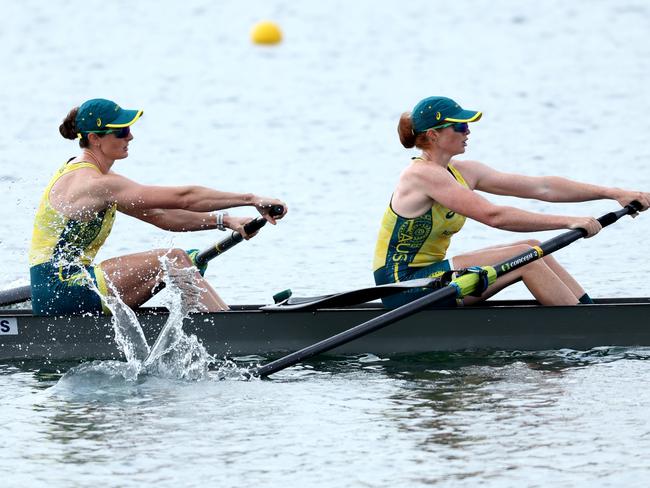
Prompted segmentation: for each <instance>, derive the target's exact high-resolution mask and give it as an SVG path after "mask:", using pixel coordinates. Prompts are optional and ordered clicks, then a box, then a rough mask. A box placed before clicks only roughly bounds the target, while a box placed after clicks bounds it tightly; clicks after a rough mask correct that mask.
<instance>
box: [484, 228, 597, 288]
mask: <svg viewBox="0 0 650 488" xmlns="http://www.w3.org/2000/svg"><path fill="white" fill-rule="evenodd" d="M540 244H541V242H540V241H538V240H536V239H527V240H525V241H518V242H514V243H513V244H511V245H513V246H515V245H527V246H529V247H533V246H539V245H540ZM499 248H503V246H492V247H487V248H485V249H482V251H487V250H494V249H499ZM504 259H507V256H506V257H504ZM542 260H543V261H544V262H545V263H546V264H547V265H548V267H549V268H551V269H552V270H553V272H554V273H555V274H556V275H558V277H559V278H560V279H561V280H562V281H563V282H564V284H565V285H566V286H568V287H569V289H570V290H571V292H573V294H574V295H575V297H576V298H578V299H579V298H580V297H581V296H583V295H584V294H585V290H584V288H582V286H580V283H578V282H577V281H576V279H575V278H574V277H573V276H571V275H570V274H569V272H568V271H567V270H566V269H565V268H564V267H563V266H562V265H561V264H560V263H559V262H558V261H557V259H555V257H554V256H545V257H543V258H542ZM493 264H494V263H493Z"/></svg>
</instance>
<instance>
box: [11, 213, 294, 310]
mask: <svg viewBox="0 0 650 488" xmlns="http://www.w3.org/2000/svg"><path fill="white" fill-rule="evenodd" d="M282 212H284V207H283V206H282V205H273V206H272V207H271V208H270V209H269V215H270V216H271V217H279V216H280V215H282ZM265 224H266V219H264V218H263V217H258V218H256V219H255V220H252V221H250V222H249V223H247V224H246V225H245V226H244V230H245V231H246V234H248V235H250V234H253V233H255V232H257V231H258V230H260V229H261V228H262V227H264V225H265ZM243 239H244V237H243V236H242V235H241V234H240V233H239V232H236V231H232V234H231V235H230V236H228V237H226V238H225V239H223V240H221V241H219V242H217V243H216V244H214V245H213V246H210V247H209V248H207V249H204V250H203V251H201V252H200V253H198V254H197V256H196V258H195V262H196V265H197V267H199V268H200V267H201V266H203V265H205V264H207V263H208V261H210V260H211V259H214V258H216V257H217V256H218V255H219V254H222V253H224V252H226V251H227V250H228V249H230V248H231V247H233V246H234V245H236V244H237V243H239V242H241V241H242V240H243ZM30 298H32V290H31V288H30V286H29V285H24V286H19V287H17V288H11V289H8V290H2V291H0V307H2V306H5V305H12V304H14V303H20V302H24V301H26V300H29V299H30Z"/></svg>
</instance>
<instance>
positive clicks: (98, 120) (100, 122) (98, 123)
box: [97, 117, 102, 127]
mask: <svg viewBox="0 0 650 488" xmlns="http://www.w3.org/2000/svg"><path fill="white" fill-rule="evenodd" d="M101 126H102V119H100V118H99V117H97V127H101Z"/></svg>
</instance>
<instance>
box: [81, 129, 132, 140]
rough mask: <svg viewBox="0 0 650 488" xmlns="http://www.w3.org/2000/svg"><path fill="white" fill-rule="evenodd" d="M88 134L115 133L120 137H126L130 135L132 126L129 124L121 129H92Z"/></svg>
mask: <svg viewBox="0 0 650 488" xmlns="http://www.w3.org/2000/svg"><path fill="white" fill-rule="evenodd" d="M87 133H88V134H90V133H92V134H115V137H117V138H118V139H124V138H125V137H128V136H129V134H130V133H131V128H130V127H129V126H126V127H120V128H119V129H106V130H91V131H88V132H87Z"/></svg>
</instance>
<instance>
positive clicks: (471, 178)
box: [451, 159, 490, 188]
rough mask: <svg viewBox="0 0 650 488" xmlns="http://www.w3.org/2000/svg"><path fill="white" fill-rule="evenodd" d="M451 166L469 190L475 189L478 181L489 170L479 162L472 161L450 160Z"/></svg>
mask: <svg viewBox="0 0 650 488" xmlns="http://www.w3.org/2000/svg"><path fill="white" fill-rule="evenodd" d="M451 165H452V166H453V167H454V168H456V169H457V170H458V171H459V172H460V174H461V175H463V178H464V179H465V181H466V182H467V184H468V185H469V186H470V187H471V188H476V186H477V183H478V181H479V180H480V179H481V177H482V176H483V175H485V173H486V172H489V171H490V168H489V167H488V166H486V165H485V164H483V163H481V162H480V161H476V160H472V159H452V160H451Z"/></svg>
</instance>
